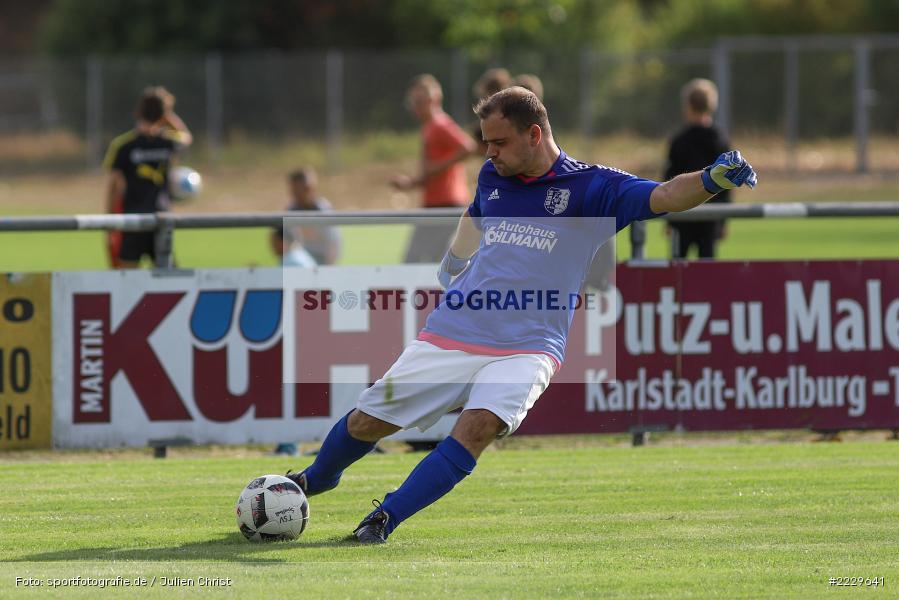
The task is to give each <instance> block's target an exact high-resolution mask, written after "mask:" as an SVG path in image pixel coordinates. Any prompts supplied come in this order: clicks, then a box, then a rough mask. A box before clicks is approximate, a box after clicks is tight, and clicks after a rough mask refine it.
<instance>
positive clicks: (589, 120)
mask: <svg viewBox="0 0 899 600" xmlns="http://www.w3.org/2000/svg"><path fill="white" fill-rule="evenodd" d="M595 68H596V54H595V53H594V52H593V51H592V50H586V49H585V50H581V82H580V83H581V90H580V92H581V94H580V104H581V107H580V117H581V135H583V136H584V137H585V138H589V137H590V136H591V135H593V119H594V111H593V70H594V69H595Z"/></svg>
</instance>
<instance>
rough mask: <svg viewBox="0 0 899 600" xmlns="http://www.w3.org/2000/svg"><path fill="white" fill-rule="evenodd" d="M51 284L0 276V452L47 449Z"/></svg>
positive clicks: (41, 276)
mask: <svg viewBox="0 0 899 600" xmlns="http://www.w3.org/2000/svg"><path fill="white" fill-rule="evenodd" d="M50 279H51V278H50V274H49V273H33V274H16V273H9V274H7V273H0V450H8V449H17V448H49V447H50V440H51V435H50V434H51V431H50V427H51V422H52V418H53V389H52V381H53V377H52V368H53V364H52V354H51V352H50V333H51V331H50V322H51V314H50Z"/></svg>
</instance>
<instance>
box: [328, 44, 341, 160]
mask: <svg viewBox="0 0 899 600" xmlns="http://www.w3.org/2000/svg"><path fill="white" fill-rule="evenodd" d="M325 94H326V98H327V99H326V102H325V111H326V115H325V123H326V127H327V133H326V134H325V135H326V145H327V148H328V150H327V153H328V166H329V167H330V168H331V169H337V168H339V167H340V140H341V138H342V137H343V52H341V51H339V50H329V51H328V53H327V54H326V55H325Z"/></svg>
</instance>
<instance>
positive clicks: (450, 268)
mask: <svg viewBox="0 0 899 600" xmlns="http://www.w3.org/2000/svg"><path fill="white" fill-rule="evenodd" d="M470 262H471V259H470V258H459V257H458V256H456V255H455V254H453V251H452V250H447V251H446V255H445V256H444V257H443V261H442V262H441V263H440V269H439V270H438V271H437V281H439V282H440V285H442V286H443V289H448V288H449V286H450V283H451V282H452V280H453V277H455V276H456V275H458V274H459V273H461V272H462V271H464V270H465V268H466V267H467V266H468V264H469V263H470Z"/></svg>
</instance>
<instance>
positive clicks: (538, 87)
mask: <svg viewBox="0 0 899 600" xmlns="http://www.w3.org/2000/svg"><path fill="white" fill-rule="evenodd" d="M512 85H517V86H518V87H523V88H524V89H526V90H528V91H531V92H534V95H535V96H537V98H539V99H540V101H543V82H542V81H540V78H539V77H537V76H536V75H534V74H532V73H522V74H521V75H518V76H516V77H515V80H514V81H513V82H512Z"/></svg>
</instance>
